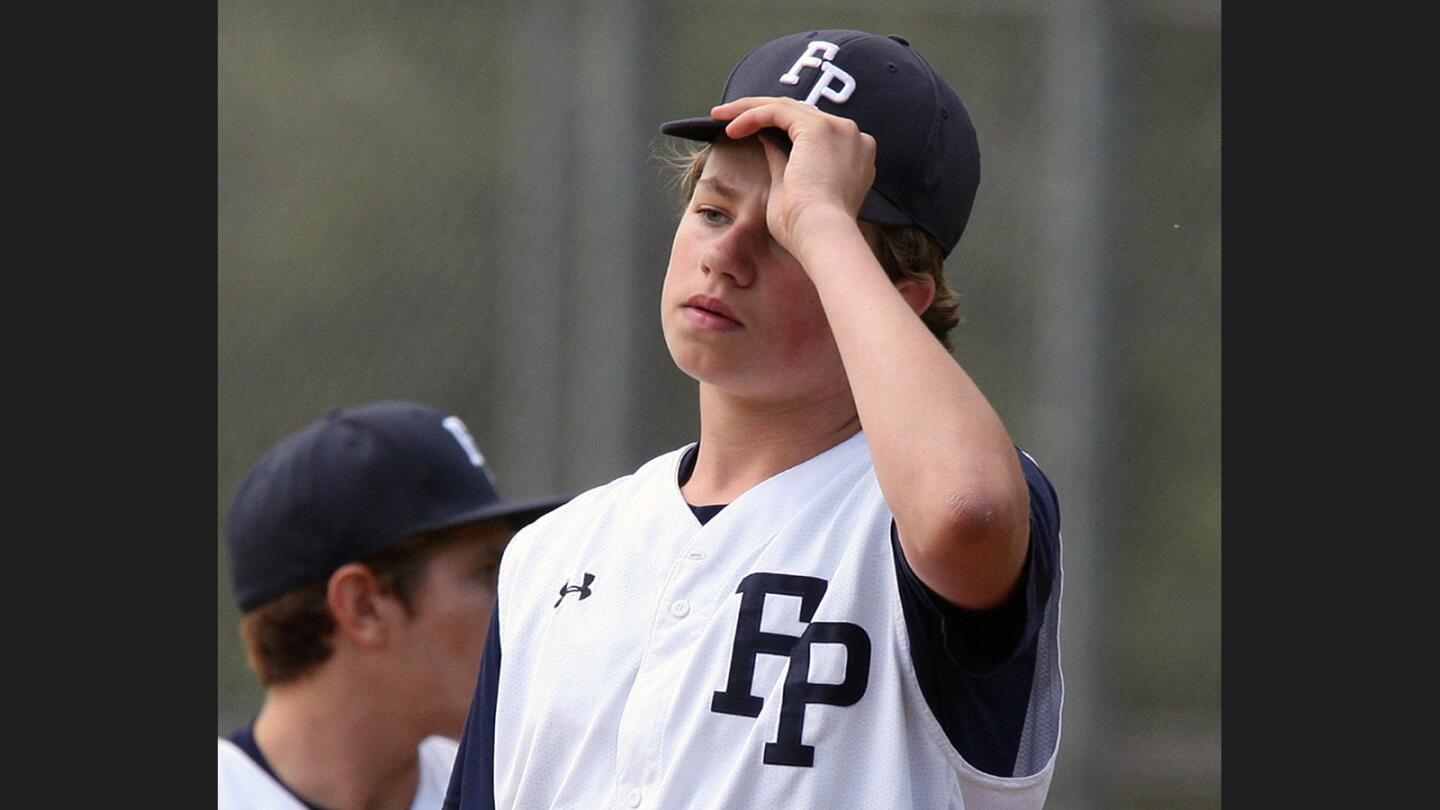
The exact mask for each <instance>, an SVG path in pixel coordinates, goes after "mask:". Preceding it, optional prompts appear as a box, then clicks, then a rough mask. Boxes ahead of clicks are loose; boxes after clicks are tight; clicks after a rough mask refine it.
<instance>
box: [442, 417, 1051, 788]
mask: <svg viewBox="0 0 1440 810" xmlns="http://www.w3.org/2000/svg"><path fill="white" fill-rule="evenodd" d="M687 449H689V448H681V449H679V450H676V451H674V452H671V453H667V454H665V455H663V456H661V457H659V458H657V459H654V460H653V461H651V462H649V463H647V464H645V465H644V466H643V467H641V468H640V469H639V470H638V471H636V472H635V473H634V474H633V475H629V476H626V477H624V478H621V479H618V480H616V481H614V482H612V483H610V484H608V485H605V486H602V487H599V488H596V489H593V490H590V491H589V492H586V493H584V494H582V495H580V496H578V497H576V498H575V499H573V500H572V501H571V502H570V503H569V504H568V505H566V506H563V507H561V508H559V509H557V510H556V511H554V512H551V513H550V514H549V515H547V516H545V517H543V518H541V519H540V520H538V521H537V522H536V523H534V524H532V525H531V526H529V527H527V528H526V529H525V530H523V531H522V532H520V534H518V535H517V536H516V537H515V539H514V540H513V541H512V542H511V543H510V545H509V547H508V548H507V550H506V554H505V557H504V560H503V562H502V565H501V571H500V580H499V588H498V593H499V601H498V604H497V610H496V620H497V621H498V636H499V638H498V640H496V641H497V643H498V647H497V648H496V649H494V650H493V654H492V651H489V650H487V661H486V664H485V667H484V670H483V671H482V674H481V681H482V691H483V686H484V683H485V680H486V678H487V677H488V678H495V679H496V682H497V683H498V686H497V692H496V696H495V698H494V700H493V701H492V702H491V703H490V704H489V706H488V707H483V706H481V705H480V704H481V700H480V699H479V698H478V697H477V706H476V707H475V708H473V709H472V713H471V717H470V721H469V724H468V725H467V728H466V735H465V739H464V741H463V743H462V749H461V754H460V759H459V760H457V766H456V772H455V774H454V775H453V777H452V785H451V789H450V793H449V795H448V796H447V800H446V802H447V804H446V806H447V807H462V808H466V809H467V810H468V809H469V808H480V807H491V806H494V807H500V808H527V809H528V808H587V809H589V808H652V807H653V808H666V810H669V808H716V809H717V810H718V809H719V808H737V807H754V808H770V807H806V808H849V807H864V808H870V807H884V808H968V809H969V810H991V809H994V810H1001V809H1002V808H1003V809H1004V810H1012V809H1013V810H1019V809H1020V808H1038V807H1040V806H1041V805H1042V804H1043V803H1044V798H1045V794H1046V792H1047V790H1048V787H1049V783H1050V779H1051V775H1052V771H1053V766H1054V754H1055V750H1056V747H1057V744H1058V740H1059V717H1060V704H1061V697H1062V687H1061V681H1060V671H1059V657H1058V647H1057V629H1058V628H1057V622H1058V618H1059V615H1058V611H1059V595H1060V594H1059V590H1060V588H1059V570H1058V560H1057V561H1056V566H1055V573H1054V583H1053V585H1054V587H1053V588H1051V587H1047V588H1046V590H1045V591H1044V592H1045V593H1046V594H1047V596H1046V597H1045V599H1044V601H1043V602H1042V603H1041V604H1040V607H1039V613H1040V614H1041V616H1040V617H1039V618H1038V619H1037V621H1036V626H1038V628H1039V630H1038V641H1037V644H1036V652H1035V656H1034V675H1033V679H1032V680H1027V681H1026V682H1025V683H1026V684H1027V686H1026V688H1027V689H1028V691H1026V692H1024V693H1023V694H1021V696H1020V697H1021V700H1022V703H1021V715H1022V717H1021V718H1017V720H1016V722H1017V725H1016V728H1017V730H1018V729H1020V728H1021V726H1020V725H1018V724H1019V723H1022V722H1023V730H1021V731H1019V749H1018V752H1017V753H1016V754H1015V759H1014V768H1013V772H1011V773H1009V774H1006V775H1003V776H997V775H991V774H988V773H985V772H983V771H982V770H980V769H979V768H977V767H975V766H974V765H972V764H971V763H970V762H969V761H967V759H966V758H965V757H964V756H962V754H961V753H960V752H959V751H958V750H957V749H956V747H955V745H953V744H952V742H951V739H952V737H950V736H947V733H948V730H947V729H946V728H942V724H941V722H940V721H939V720H938V719H937V715H936V713H935V711H934V710H932V706H931V705H930V703H929V702H928V701H927V699H926V695H925V694H923V691H922V685H921V681H920V679H919V678H917V674H916V670H915V668H914V665H913V659H912V650H911V649H910V645H911V637H910V634H909V633H908V632H907V625H906V616H905V611H904V608H903V606H902V600H901V598H900V589H901V585H900V583H899V582H898V581H897V567H898V566H897V556H896V555H897V554H898V553H899V552H898V548H899V547H898V544H893V543H892V539H893V537H892V534H891V529H892V517H893V516H892V514H891V511H890V509H889V507H888V506H887V505H886V503H885V501H884V499H883V497H882V496H881V493H880V488H879V485H878V484H877V482H876V480H875V473H874V468H873V465H872V461H871V457H870V452H869V447H868V445H867V444H866V442H865V437H864V434H863V433H859V434H857V435H855V436H853V437H851V438H850V439H848V440H846V441H844V442H842V443H841V444H839V445H837V446H835V447H833V448H831V449H830V450H827V451H825V452H824V453H821V454H820V455H818V456H816V457H814V458H812V459H810V460H808V461H806V462H804V463H802V464H799V465H797V466H795V467H793V468H791V469H789V470H786V471H785V472H782V473H780V474H779V475H776V476H774V477H772V478H770V479H768V480H766V481H764V482H762V483H761V484H759V485H757V486H755V487H754V488H752V489H751V490H749V491H747V492H746V493H744V494H743V495H741V496H740V497H739V498H737V499H736V500H735V501H733V502H732V503H730V504H729V505H727V506H726V507H725V508H724V509H723V511H720V512H719V513H718V514H717V515H715V517H713V518H712V519H710V520H709V521H708V522H705V523H703V524H702V523H701V522H700V521H698V520H697V519H696V514H695V513H693V512H692V510H691V507H690V506H689V505H688V504H687V503H686V502H685V500H684V498H683V496H682V495H681V492H680V488H679V483H678V482H677V470H678V468H679V465H680V463H681V459H682V456H683V455H684V454H685V451H686V450H687ZM1027 458H1028V457H1027ZM1030 462H1031V464H1032V465H1033V459H1031V460H1030ZM1033 469H1035V470H1036V473H1037V474H1038V468H1033ZM1030 477H1031V476H1030V473H1029V472H1028V471H1027V479H1030ZM1046 486H1047V487H1048V483H1047V484H1046ZM1032 492H1033V483H1032ZM1052 495H1053V493H1052ZM1032 513H1033V510H1032ZM1034 522H1035V521H1034V519H1032V524H1033V523H1034ZM1053 524H1054V526H1055V532H1056V538H1055V540H1056V543H1057V544H1058V513H1057V515H1056V518H1055V521H1053ZM1033 537H1034V534H1033V529H1032V549H1033V543H1034V540H1033ZM1055 550H1056V552H1057V553H1058V545H1057V546H1056V547H1055ZM494 635H496V632H495V630H494V628H493V627H492V637H493V636H494ZM492 640H494V639H493V638H492ZM501 650H503V666H499V664H500V661H501V653H500V651H501ZM497 668H498V678H496V673H495V670H496V669H497ZM1028 672H1029V670H1027V678H1028ZM492 722H493V726H492V725H491V723H492ZM491 746H493V748H491ZM472 748H473V749H474V750H470V749H472ZM477 751H483V754H479V755H477V754H476V752H477ZM490 757H493V760H489V761H487V760H488V759H489V758H490ZM491 762H493V764H491ZM486 765H489V766H490V772H489V773H486V772H485V767H486ZM466 768H469V769H470V772H466ZM477 771H478V772H477ZM467 790H468V794H466V793H463V791H467ZM492 791H493V804H492V796H491V795H486V794H487V793H491V792H492Z"/></svg>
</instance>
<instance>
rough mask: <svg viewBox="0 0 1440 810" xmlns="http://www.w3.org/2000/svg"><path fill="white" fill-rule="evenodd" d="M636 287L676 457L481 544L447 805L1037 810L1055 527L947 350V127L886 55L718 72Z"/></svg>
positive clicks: (857, 51) (965, 201)
mask: <svg viewBox="0 0 1440 810" xmlns="http://www.w3.org/2000/svg"><path fill="white" fill-rule="evenodd" d="M722 100H723V101H722V103H721V104H720V105H719V106H717V107H714V108H712V109H711V110H710V115H709V116H705V117H701V118H694V119H686V120H680V121H671V122H669V123H666V124H664V125H663V126H662V127H661V130H662V131H663V132H665V133H667V134H670V135H673V136H678V137H680V138H685V139H690V140H693V141H695V142H696V143H697V147H696V148H697V150H698V151H697V152H696V153H695V155H694V156H693V158H692V159H691V161H690V163H689V170H688V172H687V173H686V174H685V175H684V177H683V178H682V179H683V183H682V185H683V187H684V189H685V193H686V205H685V209H684V213H683V215H682V217H681V219H680V223H679V225H678V226H677V228H676V231H675V237H674V242H673V245H672V248H671V253H670V263H669V268H668V270H667V273H666V276H665V281H664V285H663V288H662V289H661V291H660V318H661V325H662V327H663V330H664V335H665V340H666V344H667V345H668V347H669V350H670V354H671V356H672V358H673V359H674V361H675V363H676V365H677V366H678V367H679V368H680V369H681V370H682V371H684V372H685V373H686V374H688V375H690V376H691V377H693V378H695V379H696V380H697V381H698V383H699V408H700V435H699V439H698V441H697V442H692V443H690V444H687V445H685V446H683V447H679V448H677V449H675V450H673V451H671V452H667V453H665V454H663V455H661V456H660V457H658V458H656V459H653V460H651V461H649V462H647V463H646V464H644V465H643V466H641V467H640V468H639V469H637V470H636V471H635V472H633V473H632V474H630V475H627V476H625V477H623V478H620V479H618V480H616V481H613V482H611V483H609V484H607V485H604V486H601V487H598V488H595V489H592V490H590V491H588V492H585V493H583V494H581V495H579V496H577V497H576V498H575V499H574V500H573V501H571V502H570V503H569V504H567V505H565V506H564V507H561V508H560V509H557V510H555V511H554V512H551V513H550V514H548V515H546V516H544V517H542V518H540V519H539V520H538V521H536V522H535V523H534V524H532V525H531V526H529V527H527V528H526V529H525V530H524V531H522V532H521V533H520V534H519V535H518V536H517V537H516V539H515V541H514V543H512V545H511V547H510V550H509V553H508V554H507V555H506V558H505V562H504V565H503V566H502V568H501V572H500V578H499V586H498V604H497V608H496V611H495V612H494V613H493V614H492V615H491V626H490V632H489V639H488V642H487V645H486V650H485V656H484V660H483V663H482V665H481V673H480V679H479V683H478V687H477V691H476V695H475V700H474V704H473V706H472V707H471V713H470V717H469V720H468V721H467V725H466V729H465V733H464V736H463V737H462V739H461V748H460V753H459V755H458V757H457V759H456V765H455V771H454V773H453V774H452V776H451V781H450V786H449V790H448V793H447V797H446V802H445V806H446V807H449V808H463V809H464V810H478V808H490V807H501V808H552V807H586V808H665V809H666V810H669V808H717V809H718V808H739V807H745V808H775V807H807V808H838V807H844V808H879V807H883V808H902V807H903V808H941V807H945V808H968V809H969V810H977V808H978V809H981V810H983V809H984V808H1007V810H1013V809H1015V808H1036V807H1040V806H1041V805H1042V804H1043V803H1044V800H1045V795H1046V792H1047V790H1048V787H1049V784H1050V780H1051V775H1052V770H1053V767H1054V756H1055V751H1056V746H1057V743H1058V738H1059V717H1060V704H1061V697H1062V691H1061V682H1060V671H1059V664H1058V648H1057V635H1056V630H1057V622H1058V619H1059V596H1060V559H1059V553H1060V549H1059V529H1060V519H1059V512H1058V502H1057V497H1056V494H1055V492H1054V490H1053V489H1052V487H1051V485H1050V483H1049V482H1048V481H1047V479H1046V477H1045V476H1044V474H1043V473H1042V472H1041V470H1040V468H1039V466H1038V465H1037V464H1036V462H1035V460H1034V459H1033V458H1031V457H1030V456H1029V455H1027V454H1025V453H1024V452H1023V451H1020V450H1019V449H1018V448H1017V447H1016V445H1015V444H1014V443H1013V441H1012V439H1011V437H1010V435H1009V433H1008V432H1007V431H1006V428H1005V426H1004V424H1003V423H1002V422H1001V420H1000V418H999V417H998V416H997V414H996V413H995V411H994V410H993V409H992V408H991V406H990V404H989V403H988V402H987V401H986V399H985V397H984V395H983V394H982V393H981V392H980V390H979V389H978V388H977V387H976V385H975V383H974V381H973V380H971V378H970V377H969V376H968V375H967V374H966V372H965V370H964V369H963V368H961V367H960V365H959V364H958V363H957V362H956V360H955V358H954V357H953V356H952V354H951V352H950V351H949V350H948V347H949V344H948V342H947V336H946V333H947V332H948V331H949V329H950V328H951V327H953V326H954V325H955V323H956V316H955V304H954V294H953V292H951V291H950V289H949V287H948V286H947V285H946V283H945V279H944V276H943V272H942V271H943V267H942V264H943V260H944V258H945V256H947V255H948V254H949V253H950V252H951V250H952V249H953V248H954V247H955V245H956V243H957V241H958V240H959V238H960V235H961V232H962V231H963V230H964V228H965V225H966V222H967V220H968V218H969V214H970V210H971V204H972V202H973V200H974V195H975V191H976V187H977V185H978V183H979V151H978V146H977V140H976V135H975V131H974V129H973V127H972V124H971V121H970V118H969V115H968V113H967V111H966V109H965V107H964V105H963V104H962V103H961V100H960V98H959V96H958V95H956V93H955V91H954V90H953V89H952V88H951V87H950V85H949V84H948V83H947V82H946V81H945V79H944V78H942V77H941V76H940V75H938V74H937V73H936V72H935V71H934V70H933V69H932V68H931V66H930V65H929V64H928V63H927V62H926V60H925V59H924V58H923V57H921V55H920V54H919V53H918V52H917V51H916V50H915V49H913V48H912V47H910V45H909V44H908V43H907V42H906V41H905V40H904V39H903V38H901V37H898V36H889V37H884V36H876V35H873V34H868V33H864V32H860V31H848V30H820V31H809V32H801V33H797V34H793V35H789V36H784V37H781V38H779V39H776V40H773V41H771V42H768V43H766V44H764V45H761V46H760V47H759V48H757V49H755V50H754V51H752V52H750V53H749V54H748V55H746V56H745V57H744V58H743V59H741V60H740V62H739V63H738V64H737V65H736V66H735V68H734V70H733V72H732V73H731V75H730V78H729V80H728V81H727V83H726V85H725V89H724V93H723V96H722Z"/></svg>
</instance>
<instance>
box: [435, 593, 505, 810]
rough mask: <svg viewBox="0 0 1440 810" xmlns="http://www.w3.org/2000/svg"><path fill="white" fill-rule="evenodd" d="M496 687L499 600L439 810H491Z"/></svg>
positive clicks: (493, 786)
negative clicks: (443, 799) (458, 746)
mask: <svg viewBox="0 0 1440 810" xmlns="http://www.w3.org/2000/svg"><path fill="white" fill-rule="evenodd" d="M499 687H500V601H499V599H498V598H497V599H496V601H495V610H494V611H492V612H491V614H490V631H489V633H488V634H487V635H486V636H485V657H484V658H483V659H482V660H481V662H480V678H479V681H478V682H477V684H476V686H475V699H474V700H473V701H471V703H470V717H469V718H467V719H466V720H465V732H464V733H463V734H461V735H460V750H459V751H457V752H456V754H455V767H454V768H453V769H452V770H451V771H450V787H449V789H448V790H447V791H446V793H445V803H444V804H442V805H441V807H442V808H443V810H482V808H483V810H495V698H496V694H497V693H498V690H499Z"/></svg>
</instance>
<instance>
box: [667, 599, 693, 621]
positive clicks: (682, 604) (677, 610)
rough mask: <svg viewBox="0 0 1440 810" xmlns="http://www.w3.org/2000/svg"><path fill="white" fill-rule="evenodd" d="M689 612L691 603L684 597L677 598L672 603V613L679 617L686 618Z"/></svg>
mask: <svg viewBox="0 0 1440 810" xmlns="http://www.w3.org/2000/svg"><path fill="white" fill-rule="evenodd" d="M689 612H690V603H689V602H686V601H685V600H684V599H676V600H675V601H674V602H671V603H670V615H671V616H674V617H675V618H677V619H683V618H685V615H686V614H688V613H689Z"/></svg>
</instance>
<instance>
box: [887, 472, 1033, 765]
mask: <svg viewBox="0 0 1440 810" xmlns="http://www.w3.org/2000/svg"><path fill="white" fill-rule="evenodd" d="M1017 452H1019V453H1020V466H1021V468H1022V470H1023V471H1024V473H1025V481H1026V484H1027V486H1028V488H1029V491H1030V545H1029V549H1028V550H1027V552H1026V558H1025V564H1024V567H1023V568H1022V569H1021V572H1020V585H1019V587H1018V588H1017V589H1016V592H1015V593H1014V594H1013V595H1012V596H1011V597H1010V598H1009V599H1008V600H1006V601H1005V602H1004V603H1002V604H1000V605H998V606H996V607H994V608H991V609H988V610H967V609H965V608H962V607H959V606H957V605H954V604H951V603H950V602H949V601H947V600H946V599H945V598H944V597H942V596H940V595H939V594H937V593H935V592H934V591H933V590H931V589H930V588H929V587H928V586H927V585H926V584H925V583H924V582H921V581H920V578H919V577H918V576H916V575H915V572H914V571H912V570H911V568H910V564H909V562H908V561H907V560H906V559H905V555H904V553H903V551H902V549H901V547H900V541H899V537H898V535H897V534H896V531H895V526H894V523H893V521H892V523H891V527H890V541H891V546H892V550H893V551H894V556H895V573H896V578H897V580H898V581H899V587H900V602H901V607H902V609H903V610H904V613H905V626H906V630H907V633H908V635H909V637H910V652H911V658H912V661H913V663H914V665H915V674H916V678H917V680H918V681H919V685H920V691H921V694H923V695H924V696H925V701H926V703H928V704H929V705H930V709H931V711H932V712H933V713H934V714H935V717H936V718H937V719H938V720H939V721H940V725H941V727H942V728H944V730H945V734H946V736H947V737H948V738H949V739H950V742H951V744H952V745H954V746H955V750H956V751H958V752H960V755H961V756H963V757H965V760H966V761H967V762H969V763H970V764H972V765H974V766H975V767H977V768H979V769H980V770H982V771H985V772H986V773H990V774H994V775H996V776H1011V775H1012V774H1013V771H1014V767H1015V758H1016V754H1017V752H1018V751H1019V748H1020V735H1021V731H1022V730H1023V728H1024V723H1025V716H1026V711H1027V709H1028V707H1029V700H1030V687H1031V682H1032V681H1033V679H1034V674H1035V655H1036V645H1037V642H1038V638H1039V630H1040V626H1041V624H1042V622H1043V621H1044V618H1045V606H1046V604H1047V603H1048V601H1049V599H1050V595H1051V591H1052V589H1053V587H1054V584H1055V574H1056V571H1057V568H1058V561H1059V554H1060V510H1059V502H1058V499H1057V498H1056V495H1055V489H1054V488H1053V487H1052V486H1051V485H1050V481H1049V479H1047V478H1046V477H1045V474H1044V473H1043V472H1042V471H1041V470H1040V467H1039V466H1038V465H1036V463H1035V461H1034V459H1032V458H1030V456H1028V455H1027V454H1025V453H1024V452H1022V451H1018V449H1017Z"/></svg>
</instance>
